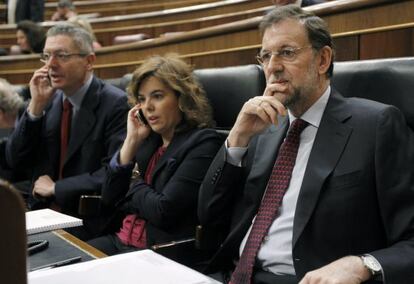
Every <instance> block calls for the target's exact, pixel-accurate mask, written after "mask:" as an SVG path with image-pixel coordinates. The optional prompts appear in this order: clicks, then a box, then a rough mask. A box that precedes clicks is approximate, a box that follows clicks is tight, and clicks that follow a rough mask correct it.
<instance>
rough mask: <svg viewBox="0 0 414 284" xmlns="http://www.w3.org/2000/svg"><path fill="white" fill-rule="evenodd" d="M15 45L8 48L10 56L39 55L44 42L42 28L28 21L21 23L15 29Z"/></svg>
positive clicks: (44, 37) (44, 33)
mask: <svg viewBox="0 0 414 284" xmlns="http://www.w3.org/2000/svg"><path fill="white" fill-rule="evenodd" d="M16 30H17V31H16V39H17V45H13V46H12V47H11V48H10V54H12V55H14V54H28V53H41V52H42V51H43V47H44V45H45V41H46V32H45V31H44V29H43V27H42V26H40V25H38V24H36V23H34V22H32V21H29V20H25V21H21V22H19V23H18V24H17V28H16Z"/></svg>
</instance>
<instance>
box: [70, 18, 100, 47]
mask: <svg viewBox="0 0 414 284" xmlns="http://www.w3.org/2000/svg"><path fill="white" fill-rule="evenodd" d="M68 22H69V23H72V24H74V25H75V26H78V27H80V28H83V29H85V30H86V31H88V32H89V33H90V34H91V36H92V39H93V49H94V50H97V49H99V48H101V47H102V45H101V44H100V43H99V42H98V40H97V39H96V36H95V33H94V32H93V29H92V26H91V24H90V23H89V22H88V20H86V19H82V18H79V17H72V18H69V19H68Z"/></svg>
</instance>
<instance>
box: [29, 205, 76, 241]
mask: <svg viewBox="0 0 414 284" xmlns="http://www.w3.org/2000/svg"><path fill="white" fill-rule="evenodd" d="M77 226H82V220H81V219H79V218H75V217H72V216H69V215H66V214H62V213H59V212H56V211H54V210H52V209H40V210H34V211H29V212H26V232H27V234H28V235H31V234H36V233H41V232H47V231H52V230H57V229H64V228H69V227H77Z"/></svg>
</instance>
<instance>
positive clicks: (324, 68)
mask: <svg viewBox="0 0 414 284" xmlns="http://www.w3.org/2000/svg"><path fill="white" fill-rule="evenodd" d="M332 53H333V51H332V48H330V47H329V46H327V45H326V46H324V47H322V49H321V50H320V51H319V54H320V62H319V74H320V75H323V74H326V72H328V69H329V66H330V65H331V62H332Z"/></svg>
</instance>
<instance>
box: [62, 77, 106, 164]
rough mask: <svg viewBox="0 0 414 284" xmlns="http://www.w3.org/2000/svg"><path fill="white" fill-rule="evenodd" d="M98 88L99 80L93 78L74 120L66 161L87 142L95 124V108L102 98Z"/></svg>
mask: <svg viewBox="0 0 414 284" xmlns="http://www.w3.org/2000/svg"><path fill="white" fill-rule="evenodd" d="M98 88H99V86H98V81H97V80H96V78H93V80H92V83H91V85H90V86H89V89H88V91H87V93H86V94H85V98H84V99H83V102H82V105H81V107H80V109H79V111H78V113H77V114H76V118H75V120H74V121H73V126H74V127H72V129H71V131H72V133H71V134H70V140H69V145H68V152H67V154H66V159H65V163H66V162H67V161H68V160H69V159H71V158H72V156H73V155H74V153H75V152H76V151H77V150H78V149H79V147H80V146H81V145H82V144H83V143H84V142H85V140H86V138H88V136H89V134H90V132H91V131H92V129H93V127H94V125H95V122H96V119H97V118H96V113H95V109H96V107H97V106H98V104H99V100H100V93H99V91H98Z"/></svg>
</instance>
